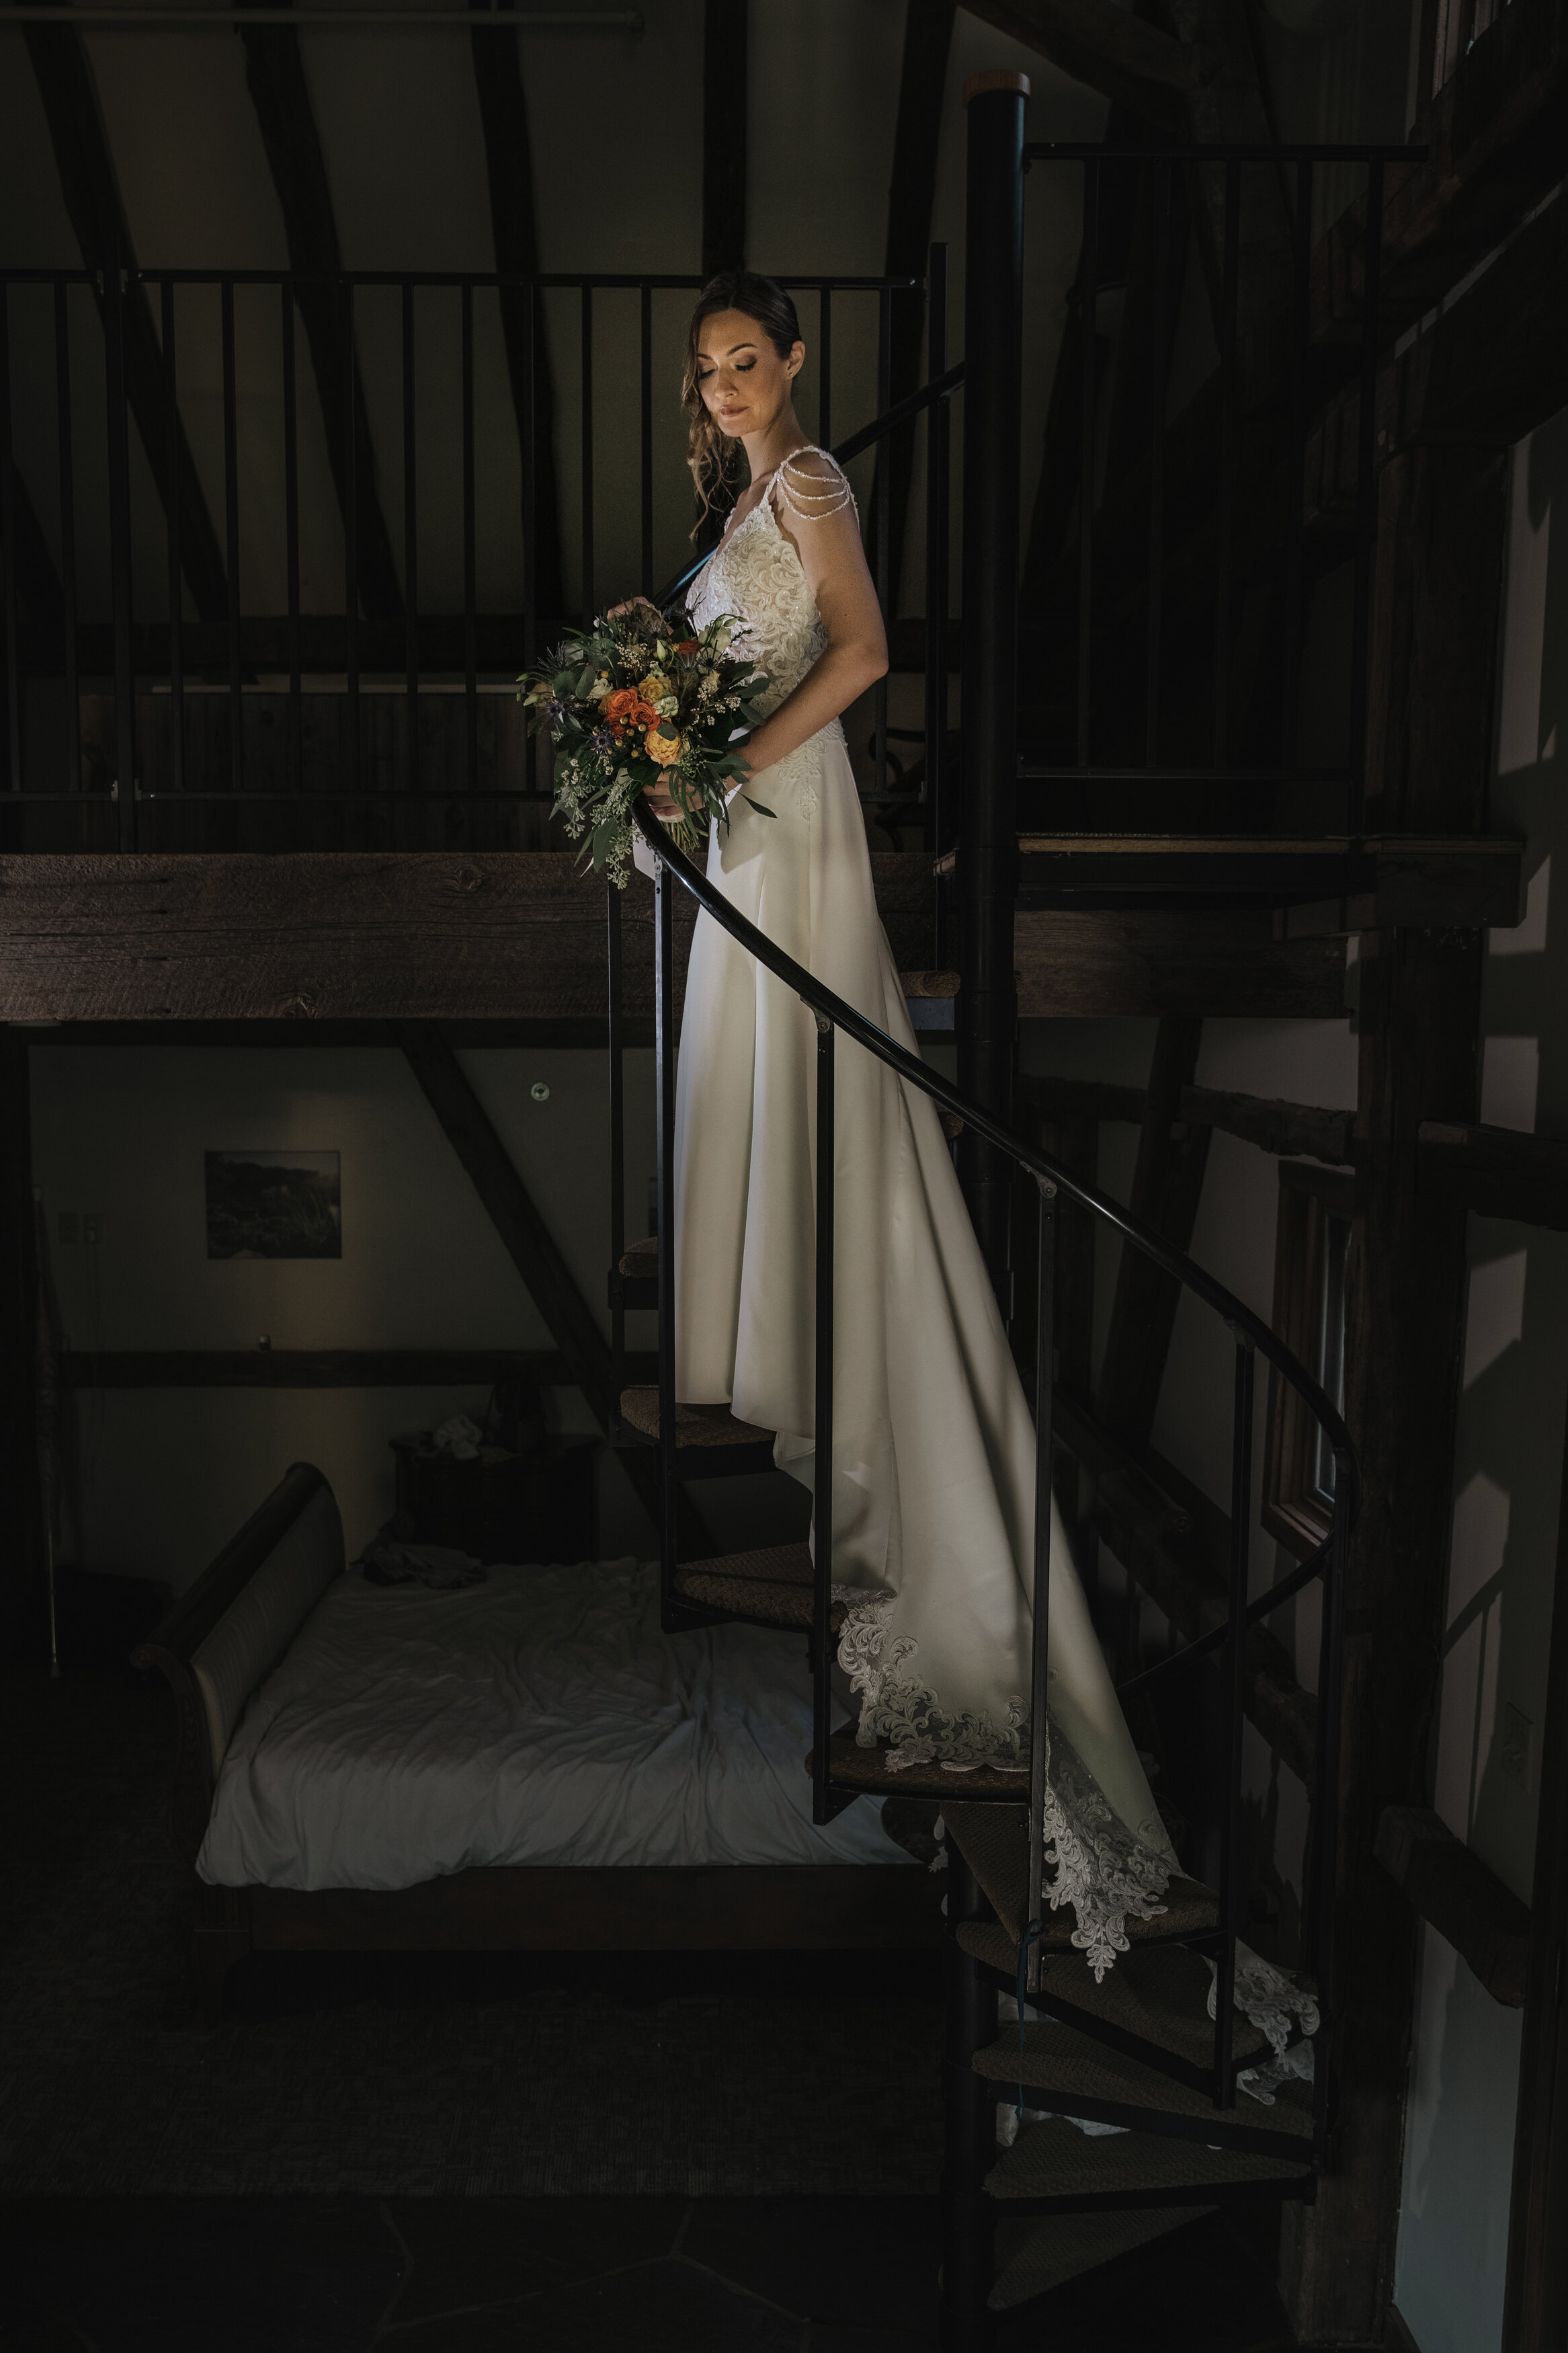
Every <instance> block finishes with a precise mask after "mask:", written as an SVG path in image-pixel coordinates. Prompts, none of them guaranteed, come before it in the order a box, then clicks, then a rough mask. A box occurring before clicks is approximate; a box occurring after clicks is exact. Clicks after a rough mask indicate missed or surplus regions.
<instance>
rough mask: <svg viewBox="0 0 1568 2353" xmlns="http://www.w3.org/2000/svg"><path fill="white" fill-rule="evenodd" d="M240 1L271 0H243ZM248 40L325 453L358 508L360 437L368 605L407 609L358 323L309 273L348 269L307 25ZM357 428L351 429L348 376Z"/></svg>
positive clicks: (363, 591) (243, 27)
mask: <svg viewBox="0 0 1568 2353" xmlns="http://www.w3.org/2000/svg"><path fill="white" fill-rule="evenodd" d="M237 5H238V6H239V7H240V8H242V9H243V8H247V7H255V6H260V5H263V0H237ZM238 30H239V37H240V39H241V41H242V42H243V43H244V44H245V83H246V88H247V90H249V92H250V101H251V104H252V105H253V106H254V107H255V109H256V120H257V123H258V128H259V130H260V132H261V143H262V145H263V147H264V148H265V149H266V151H267V163H268V170H269V171H270V172H271V174H272V185H273V186H274V187H275V188H276V190H277V192H278V202H279V206H280V207H281V209H282V214H283V232H284V235H285V237H287V239H288V242H289V269H291V270H293V272H294V273H295V280H296V283H295V287H294V300H295V302H296V304H297V305H298V308H299V311H300V319H301V320H302V322H304V328H305V338H306V341H307V342H308V343H309V344H310V364H311V365H312V367H313V368H314V369H315V372H316V387H317V390H318V391H319V393H320V395H321V424H322V428H323V430H324V432H325V435H326V442H327V457H328V460H329V462H330V464H331V470H332V480H333V481H334V482H335V484H336V485H337V492H338V508H339V512H340V513H341V514H342V516H343V517H344V518H345V522H346V518H347V516H348V514H349V512H350V500H349V491H350V487H351V486H350V479H349V476H350V465H351V455H350V441H351V438H352V442H353V456H352V465H353V486H352V487H353V514H354V517H355V522H356V526H357V528H356V533H355V558H356V562H357V564H358V577H359V591H360V596H361V598H362V599H363V605H364V609H365V611H366V613H367V614H368V615H370V616H371V617H373V618H374V619H376V620H394V619H399V618H401V617H402V613H403V589H402V586H401V584H400V583H399V580H398V576H397V565H396V562H395V557H394V555H393V548H392V534H391V533H390V532H389V531H388V530H387V527H386V518H385V516H384V513H383V512H382V507H381V493H380V490H379V487H378V484H377V480H376V463H375V446H374V441H373V439H372V438H371V428H370V410H369V408H368V407H367V406H366V405H365V397H364V380H363V375H362V374H361V370H360V364H359V338H358V334H357V332H355V333H353V334H352V335H351V334H350V333H349V332H347V327H346V313H345V311H344V309H343V305H342V297H341V295H340V293H339V291H338V289H337V288H336V287H335V286H332V285H325V284H320V283H314V282H311V281H313V280H323V279H335V278H337V277H338V276H339V275H340V274H341V272H342V266H343V258H342V247H341V245H340V244H339V241H338V224H337V216H336V214H335V212H334V211H333V207H332V191H331V182H330V181H329V179H328V177H327V163H326V157H325V156H324V154H323V153H322V152H321V133H320V132H319V131H318V129H317V127H316V117H315V111H314V109H313V108H312V106H311V104H310V85H309V83H308V82H307V81H306V79H305V61H304V58H303V57H302V56H301V54H300V35H299V31H298V28H297V27H296V26H292V25H266V26H263V25H247V24H245V23H244V22H243V21H242V20H241V21H240V22H239V26H238ZM351 379H352V385H353V434H352V437H351V435H350V431H349V424H348V418H349V406H350V385H351Z"/></svg>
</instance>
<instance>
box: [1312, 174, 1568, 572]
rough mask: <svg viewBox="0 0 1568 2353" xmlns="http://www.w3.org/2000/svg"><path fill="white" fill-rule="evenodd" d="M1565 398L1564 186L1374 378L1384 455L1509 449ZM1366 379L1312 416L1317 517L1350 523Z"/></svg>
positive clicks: (1567, 230) (1567, 256)
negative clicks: (1470, 443)
mask: <svg viewBox="0 0 1568 2353" xmlns="http://www.w3.org/2000/svg"><path fill="white" fill-rule="evenodd" d="M1565 404H1568V196H1563V195H1557V196H1554V197H1553V198H1552V201H1551V202H1550V203H1549V204H1547V205H1546V206H1543V208H1542V211H1541V212H1540V213H1539V214H1537V216H1535V218H1534V219H1533V220H1531V221H1530V222H1529V223H1528V224H1527V225H1526V226H1525V227H1523V228H1521V230H1520V231H1519V232H1518V234H1517V235H1516V236H1514V237H1511V238H1510V240H1509V242H1508V244H1507V245H1506V246H1505V247H1504V248H1503V250H1502V251H1501V252H1500V254H1499V255H1498V257H1497V259H1495V260H1494V261H1492V262H1491V263H1490V264H1489V266H1488V267H1487V269H1484V270H1483V271H1482V273H1481V275H1480V276H1479V278H1478V279H1477V280H1476V282H1475V283H1474V285H1472V286H1470V287H1468V289H1467V290H1466V291H1465V292H1464V293H1463V294H1461V295H1460V296H1459V297H1458V300H1457V301H1452V302H1450V303H1448V304H1447V305H1446V306H1445V308H1444V310H1443V312H1442V315H1441V316H1440V317H1438V318H1436V319H1435V320H1433V321H1431V322H1429V323H1428V324H1427V325H1426V327H1425V328H1424V329H1423V331H1422V332H1421V333H1419V334H1418V335H1417V336H1416V337H1415V341H1414V342H1412V343H1409V344H1408V345H1407V346H1406V348H1405V350H1404V351H1402V352H1401V353H1399V355H1398V356H1397V357H1396V358H1395V359H1394V361H1393V362H1392V363H1391V364H1390V365H1388V366H1387V367H1385V368H1384V370H1383V371H1382V373H1381V374H1380V375H1379V377H1378V380H1377V403H1376V409H1377V413H1376V427H1375V430H1376V437H1377V449H1378V459H1379V464H1380V465H1386V464H1387V463H1388V461H1389V460H1390V459H1393V458H1395V457H1398V456H1400V455H1402V454H1403V453H1404V452H1405V451H1407V450H1413V449H1415V448H1416V447H1418V446H1419V445H1420V444H1421V443H1422V442H1424V441H1427V440H1430V439H1431V438H1433V437H1434V436H1436V437H1439V438H1446V439H1449V440H1455V439H1466V440H1478V441H1483V442H1486V443H1489V444H1490V445H1491V446H1492V447H1494V448H1511V446H1512V445H1513V443H1515V442H1516V441H1521V440H1522V439H1523V438H1524V437H1525V435H1526V434H1528V433H1532V432H1533V431H1534V430H1535V428H1536V427H1537V426H1539V425H1543V424H1544V423H1545V422H1546V420H1547V419H1548V417H1554V416H1555V415H1556V414H1557V411H1558V410H1559V409H1560V408H1562V407H1563V406H1564V405H1565ZM1360 432H1361V395H1360V390H1359V387H1357V386H1353V385H1352V386H1348V387H1347V388H1346V389H1345V390H1344V391H1343V392H1342V393H1340V394H1339V395H1338V396H1336V397H1335V398H1334V399H1333V400H1331V402H1330V403H1329V405H1328V406H1327V407H1326V408H1325V409H1324V411H1323V413H1322V415H1321V417H1320V418H1319V419H1318V421H1317V423H1316V425H1315V426H1314V427H1313V429H1312V433H1311V436H1310V440H1309V443H1308V448H1307V464H1306V484H1307V491H1306V501H1307V521H1308V523H1309V525H1312V526H1316V527H1318V528H1320V529H1321V528H1322V527H1323V526H1324V525H1329V526H1333V527H1340V526H1344V527H1348V526H1349V524H1350V522H1351V520H1352V517H1353V514H1354V512H1355V473H1356V462H1357V459H1356V450H1357V444H1358V438H1359V435H1360Z"/></svg>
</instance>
